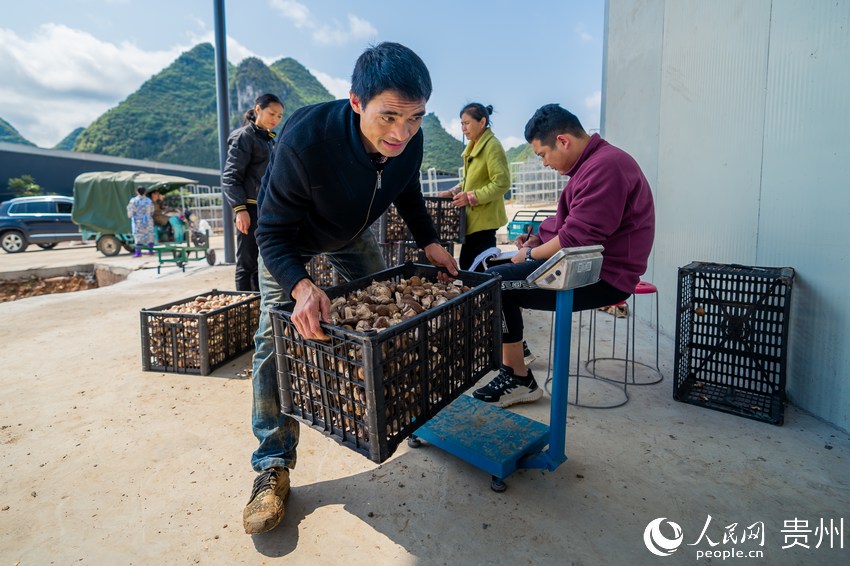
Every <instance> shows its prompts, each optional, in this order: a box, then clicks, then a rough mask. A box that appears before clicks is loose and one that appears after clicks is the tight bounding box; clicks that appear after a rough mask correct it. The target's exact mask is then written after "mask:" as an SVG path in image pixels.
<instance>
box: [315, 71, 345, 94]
mask: <svg viewBox="0 0 850 566" xmlns="http://www.w3.org/2000/svg"><path fill="white" fill-rule="evenodd" d="M310 73H312V74H313V76H314V77H316V79H317V80H318V81H319V82H320V83H322V86H324V87H325V88H326V89H328V92H330V93H331V94H332V95H333V96H334V98H348V91H350V90H351V81H350V80H349V79H340V78H337V77H332V76H331V75H329V74H327V73H323V72H322V71H317V70H315V69H310Z"/></svg>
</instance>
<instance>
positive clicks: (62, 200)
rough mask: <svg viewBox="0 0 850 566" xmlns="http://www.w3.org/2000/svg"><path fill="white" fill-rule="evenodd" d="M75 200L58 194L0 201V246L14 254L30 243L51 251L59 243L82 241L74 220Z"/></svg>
mask: <svg viewBox="0 0 850 566" xmlns="http://www.w3.org/2000/svg"><path fill="white" fill-rule="evenodd" d="M73 205H74V199H72V198H71V197H63V196H59V195H47V196H38V197H20V198H13V199H11V200H7V201H5V202H3V203H0V247H2V248H3V251H5V252H7V253H10V254H15V253H19V252H22V251H24V250H26V249H27V247H28V246H29V245H30V244H35V245H37V246H38V247H40V248H42V249H45V250H49V249H51V248H53V247H55V246H56V244H58V243H59V242H69V241H81V240H82V235H81V234H80V227H79V226H77V225H76V224H74V222H72V221H71V209H72V207H73Z"/></svg>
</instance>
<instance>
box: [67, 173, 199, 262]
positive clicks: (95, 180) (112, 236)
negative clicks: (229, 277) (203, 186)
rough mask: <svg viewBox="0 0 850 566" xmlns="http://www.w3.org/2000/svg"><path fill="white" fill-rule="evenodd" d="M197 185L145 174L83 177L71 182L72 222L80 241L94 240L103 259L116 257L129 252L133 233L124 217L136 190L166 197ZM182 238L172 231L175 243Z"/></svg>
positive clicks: (88, 174) (105, 174) (131, 247)
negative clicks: (76, 226)
mask: <svg viewBox="0 0 850 566" xmlns="http://www.w3.org/2000/svg"><path fill="white" fill-rule="evenodd" d="M196 183H197V181H195V180H193V179H187V178H185V177H175V176H173V175H160V174H158V173H147V172H144V171H97V172H91V173H83V174H82V175H79V176H78V177H77V178H76V179H75V180H74V206H73V209H72V211H71V220H72V221H73V222H74V223H76V224H78V225H79V226H80V228H81V231H82V237H83V240H95V242H96V245H97V249H98V250H99V251H100V252H101V253H102V254H103V255H105V256H114V255H118V254H119V253H120V252H121V248H124V249H125V250H127V251H128V252H132V251H133V249H134V246H133V230H132V228H131V226H130V219H129V218H128V217H127V203H129V202H130V199H131V198H133V197H134V196H136V187H145V189H146V190H147V194H150V193H153V192H155V191H158V192H160V193H162V194H163V195H165V194H166V193H169V192H171V191H174V190H177V189H180V188H181V187H183V186H185V185H193V184H196ZM175 228H179V226H177V227H175ZM182 238H183V233H182V231H180V232H179V234H178V231H177V230H175V234H174V239H175V240H177V241H181V240H182Z"/></svg>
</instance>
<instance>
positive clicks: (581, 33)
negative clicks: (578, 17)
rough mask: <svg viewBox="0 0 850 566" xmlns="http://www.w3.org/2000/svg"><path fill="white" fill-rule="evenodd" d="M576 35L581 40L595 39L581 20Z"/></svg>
mask: <svg viewBox="0 0 850 566" xmlns="http://www.w3.org/2000/svg"><path fill="white" fill-rule="evenodd" d="M576 35H577V36H578V38H579V39H580V40H582V41H585V42H587V41H592V40H593V36H592V35H590V33H588V31H587V30H586V29H585V25H584V24H583V23H581V22H579V24H578V25H577V26H576Z"/></svg>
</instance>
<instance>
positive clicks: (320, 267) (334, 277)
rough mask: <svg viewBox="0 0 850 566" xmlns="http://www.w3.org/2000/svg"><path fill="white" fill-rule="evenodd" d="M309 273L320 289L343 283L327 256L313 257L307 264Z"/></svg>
mask: <svg viewBox="0 0 850 566" xmlns="http://www.w3.org/2000/svg"><path fill="white" fill-rule="evenodd" d="M307 273H309V274H310V279H312V280H313V282H314V283H315V284H316V285H317V286H319V287H332V286H334V285H338V284H339V283H341V282H342V281H343V278H342V277H341V276H340V274H339V272H337V270H336V269H334V266H333V265H331V262H329V261H328V258H327V256H325V254H320V255H316V256H313V257H312V258H311V259H310V261H309V262H308V263H307Z"/></svg>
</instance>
